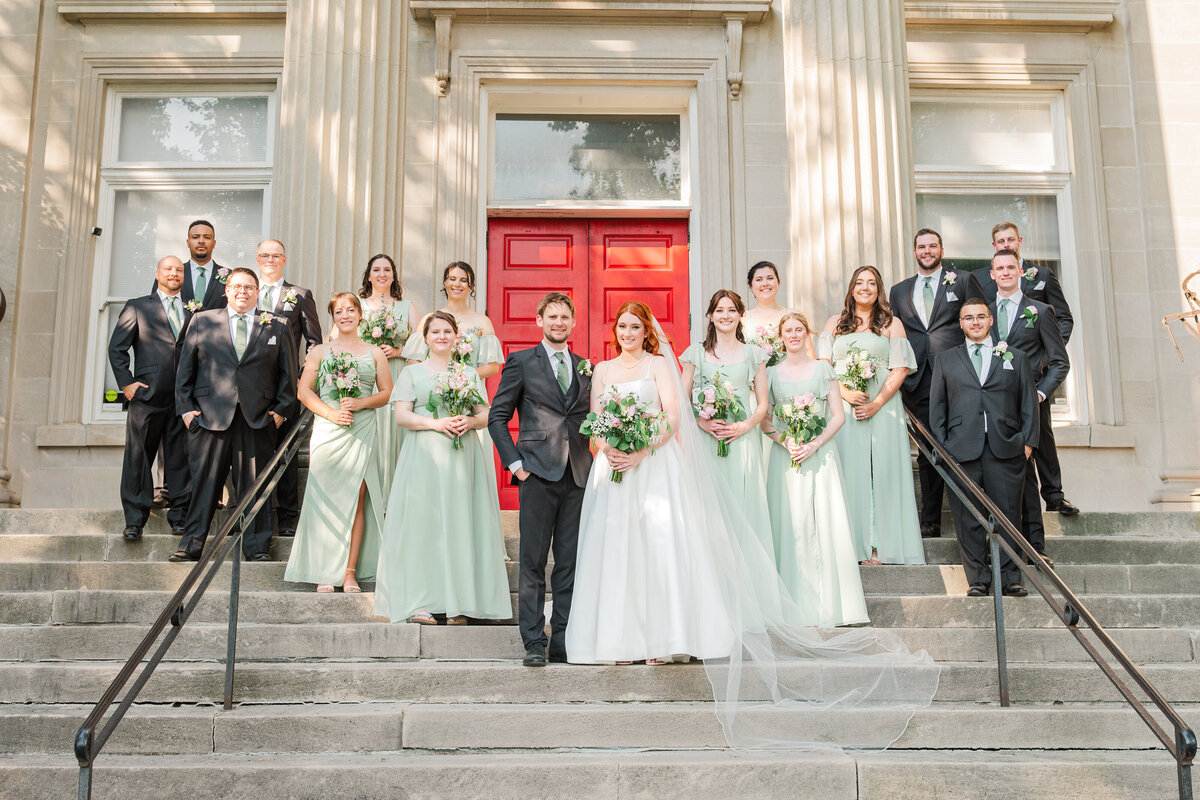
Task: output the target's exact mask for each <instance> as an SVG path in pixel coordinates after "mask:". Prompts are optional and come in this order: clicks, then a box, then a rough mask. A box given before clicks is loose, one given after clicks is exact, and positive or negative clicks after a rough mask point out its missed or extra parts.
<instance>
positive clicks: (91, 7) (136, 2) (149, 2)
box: [58, 0, 287, 21]
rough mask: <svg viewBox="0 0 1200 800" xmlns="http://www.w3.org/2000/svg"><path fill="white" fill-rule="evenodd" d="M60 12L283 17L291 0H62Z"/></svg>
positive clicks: (78, 15) (81, 16) (73, 15)
mask: <svg viewBox="0 0 1200 800" xmlns="http://www.w3.org/2000/svg"><path fill="white" fill-rule="evenodd" d="M58 13H59V14H61V15H62V16H64V17H65V18H67V19H69V20H72V21H75V20H94V19H130V18H133V19H144V18H154V19H172V18H174V19H179V18H188V17H203V18H204V19H245V18H258V19H262V18H270V17H276V18H283V17H285V16H287V0H58Z"/></svg>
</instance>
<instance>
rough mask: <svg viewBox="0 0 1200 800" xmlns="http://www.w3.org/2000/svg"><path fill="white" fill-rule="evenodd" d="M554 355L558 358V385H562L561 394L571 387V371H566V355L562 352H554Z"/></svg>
mask: <svg viewBox="0 0 1200 800" xmlns="http://www.w3.org/2000/svg"><path fill="white" fill-rule="evenodd" d="M554 357H555V358H557V359H558V385H559V386H560V387H562V390H563V394H566V393H567V390H568V389H570V388H571V373H569V372H567V357H566V356H565V355H563V354H562V353H555V354H554Z"/></svg>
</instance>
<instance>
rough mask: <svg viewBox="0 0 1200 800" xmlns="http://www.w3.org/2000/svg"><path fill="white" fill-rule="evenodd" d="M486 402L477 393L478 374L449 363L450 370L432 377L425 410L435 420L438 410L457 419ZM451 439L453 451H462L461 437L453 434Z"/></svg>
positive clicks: (462, 366)
mask: <svg viewBox="0 0 1200 800" xmlns="http://www.w3.org/2000/svg"><path fill="white" fill-rule="evenodd" d="M486 402H487V400H485V399H484V398H483V394H482V393H481V392H480V391H479V380H478V374H477V373H476V372H475V370H473V369H471V368H470V367H468V366H466V365H465V364H458V363H451V364H450V369H448V370H446V371H445V372H439V373H438V374H437V375H436V376H435V377H434V380H433V391H431V392H430V393H429V400H428V401H427V402H426V403H425V408H426V409H427V410H428V411H429V413H431V414H433V416H434V418H435V419H436V418H437V416H438V409H440V408H444V409H446V412H447V413H448V414H449V415H450V416H452V417H457V416H458V415H459V414H467V415H470V414H472V413H474V411H475V407H476V406H477V405H479V404H481V403H486ZM451 438H452V440H453V441H452V444H453V445H454V449H455V450H462V448H463V442H462V435H461V434H455V435H454V436H453V437H451Z"/></svg>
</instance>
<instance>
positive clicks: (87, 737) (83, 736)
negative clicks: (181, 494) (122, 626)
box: [75, 409, 313, 800]
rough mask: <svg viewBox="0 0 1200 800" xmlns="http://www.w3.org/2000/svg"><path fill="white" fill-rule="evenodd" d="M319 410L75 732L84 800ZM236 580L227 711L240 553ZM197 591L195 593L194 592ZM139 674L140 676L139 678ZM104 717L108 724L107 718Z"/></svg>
mask: <svg viewBox="0 0 1200 800" xmlns="http://www.w3.org/2000/svg"><path fill="white" fill-rule="evenodd" d="M312 417H313V413H312V412H311V411H309V410H308V409H304V410H303V413H302V414H301V416H300V419H299V420H298V421H297V423H296V426H295V427H294V428H292V430H291V432H290V433H289V434H288V436H287V438H286V439H284V441H283V444H282V446H281V447H279V448H278V450H277V452H276V453H275V456H274V457H273V458H272V459H271V460H270V462H268V464H267V466H266V468H265V469H264V470H263V471H262V472H261V473H259V476H258V478H257V480H255V482H254V486H252V487H251V489H250V491H248V492H246V495H245V497H243V498H242V500H241V502H239V503H238V504H237V506H236V507H235V508H234V509H233V511H231V512H230V514H229V517H228V519H226V520H225V524H224V525H222V526H221V529H220V530H219V531H218V532H217V534H216V536H215V537H213V539H212V541H211V542H210V543H209V545H208V547H206V548H205V550H204V552H203V553H202V554H201V556H200V560H199V561H197V562H196V564H195V566H193V567H192V569H191V571H190V572H189V573H188V574H187V577H186V578H184V580H183V583H181V584H180V585H179V588H178V589H177V590H176V591H175V594H174V595H173V596H172V597H171V599H170V601H168V603H167V605H166V608H164V609H163V610H162V613H160V614H159V615H158V618H157V619H155V620H154V623H153V624H152V625H151V626H150V630H149V631H148V632H147V633H146V635H145V636H144V637H142V640H141V642H139V643H138V646H137V647H136V648H135V649H134V651H133V655H131V656H130V657H129V659H128V660H127V661H126V662H125V665H124V666H123V667H121V670H120V672H118V673H117V676H116V677H115V678H113V680H112V683H110V684H109V685H108V688H107V689H105V691H104V694H103V695H101V697H100V700H99V701H97V703H96V705H95V706H94V707H93V708H92V711H91V713H90V714H88V716H87V719H85V720H84V721H83V725H81V726H80V728H79V730H78V731H77V732H76V733H75V757H76V758H77V759H78V760H79V793H78V798H79V800H90V798H91V796H92V767H93V765H94V764H95V763H96V758H97V757H98V756H99V755H100V752H101V750H103V749H104V745H105V743H106V742H107V741H108V738H109V737H110V736H112V733H113V731H114V730H115V729H116V727H117V725H118V724H119V723H120V722H121V720H122V719H124V717H125V712H127V711H128V710H129V707H130V706H131V705H133V703H134V701H135V700H137V697H138V695H139V694H140V693H141V691H142V688H143V687H144V686H145V685H146V682H147V681H149V680H150V677H151V676H152V675H153V674H154V670H155V669H156V668H157V667H158V665H159V662H161V661H162V659H163V656H165V655H166V653H167V650H169V649H170V647H171V645H172V644H173V643H174V642H175V639H176V638H177V637H178V636H179V632H180V631H181V630H183V626H184V624H185V623H186V622H187V621H188V619H189V618H190V617H191V615H192V612H193V611H194V610H195V609H196V606H197V605H198V604H199V602H200V599H201V598H202V597H203V596H204V592H205V591H206V590H207V589H208V586H209V584H211V583H212V581H213V578H215V577H216V575H217V572H218V571H219V570H220V569H221V566H222V564H223V563H224V561H225V558H226V557H227V556H228V555H229V553H230V552H231V551H233V549H234V548H235V547H237V546H238V544H239V543H240V541H241V538H242V532H243V531H244V530H245V529H246V528H247V527H248V526H249V525H250V524H251V523H252V522H253V521H254V518H255V517H256V516H257V515H258V513H259V511H261V510H262V508H263V506H264V505H265V504H266V503H267V502H269V500H270V498H271V492H273V491H274V490H275V486H276V485H277V484H278V483H279V479H280V478H281V477H282V476H283V471H284V470H285V469H286V468H287V466H288V464H289V463H290V462H291V461H292V459H294V458H295V457H296V454H297V453H299V451H300V447H301V445H302V444H303V442H304V439H303V438H302V434H303V433H304V431H306V430H307V429H308V427H309V425H310V424H311V423H312ZM230 569H231V573H230V579H229V631H228V634H227V636H226V644H225V710H226V711H228V710H229V709H231V708H233V666H234V657H235V654H236V652H237V622H238V595H239V589H240V586H241V574H242V569H241V556H240V554H235V557H234V558H233V559H231V560H230ZM193 589H194V590H195V591H192V590H193ZM188 592H192V594H191V597H188ZM168 625H170V630H169V631H167V635H166V636H164V637H163V640H162V642H161V643H160V644H159V645H158V648H157V649H156V650H155V651H154V654H153V655H151V656H150V658H149V659H147V660H146V661H145V663H143V661H142V659H143V658H145V657H146V654H147V653H149V652H150V648H151V647H152V646H153V645H154V642H155V641H157V639H158V637H159V636H160V635H162V632H163V631H164V630H166V629H167V626H168ZM135 674H136V678H135V677H134V676H135ZM130 679H133V680H132V685H130V686H129V689H128V691H126V692H125V696H124V697H123V698H121V701H120V703H119V704H118V705H117V708H116V710H115V711H113V713H112V716H110V717H109V718H108V720H107V721H104V716H105V714H107V713H108V711H109V709H110V708H111V707H112V705H113V703H114V702H116V699H117V695H118V694H119V693H120V692H121V690H122V689H124V688H125V686H126V685H127V684H129V683H130ZM102 721H103V727H101V722H102Z"/></svg>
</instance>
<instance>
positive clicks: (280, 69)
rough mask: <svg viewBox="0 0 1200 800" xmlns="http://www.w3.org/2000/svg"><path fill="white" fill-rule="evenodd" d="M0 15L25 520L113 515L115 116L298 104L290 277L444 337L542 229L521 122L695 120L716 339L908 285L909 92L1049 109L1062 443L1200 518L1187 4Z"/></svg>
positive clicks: (80, 8) (339, 7)
mask: <svg viewBox="0 0 1200 800" xmlns="http://www.w3.org/2000/svg"><path fill="white" fill-rule="evenodd" d="M0 18H2V19H3V20H4V26H3V29H2V30H0V44H2V45H3V46H2V47H0V52H3V53H4V56H3V59H0V86H2V87H3V90H4V91H3V93H0V117H2V118H3V119H4V125H3V126H0V230H2V231H3V232H4V234H5V237H4V240H5V243H6V246H5V247H4V248H3V249H2V250H0V286H2V287H3V288H4V290H5V293H6V294H7V296H8V298H9V313H8V316H7V317H6V318H5V319H4V320H3V321H2V322H0V374H2V375H4V376H5V380H4V381H3V382H2V383H0V441H2V445H0V446H2V450H0V454H2V459H3V460H2V461H0V503H4V502H6V503H8V504H21V505H23V506H27V507H43V506H76V507H109V506H113V505H115V504H116V497H117V492H116V487H117V483H118V475H119V470H120V446H121V443H122V440H123V430H122V426H121V425H120V423H119V421H115V420H113V419H111V418H104V419H100V418H97V416H96V415H95V414H94V413H93V412H92V410H91V406H90V405H89V403H88V402H87V401H85V396H86V395H87V393H88V392H91V391H93V390H94V386H95V385H96V381H97V363H96V362H97V359H98V358H99V353H100V352H101V350H100V349H99V347H98V340H97V338H96V337H97V336H100V337H102V338H103V337H104V336H106V335H107V331H104V332H99V331H98V330H96V329H97V327H98V323H97V322H95V319H94V318H95V317H96V313H97V312H96V311H95V308H94V298H96V297H97V296H98V293H97V291H96V287H95V286H94V285H93V284H94V281H95V280H96V278H95V276H96V269H97V267H96V264H97V263H98V261H97V251H98V249H99V248H101V247H103V246H105V245H104V239H103V236H101V237H95V236H93V235H92V229H93V227H94V226H96V225H98V224H99V222H98V220H101V217H102V209H103V208H104V204H105V202H106V200H105V198H104V194H103V191H102V188H101V186H102V182H101V177H100V174H101V168H100V153H101V150H102V147H103V146H104V142H105V137H106V135H107V134H106V132H107V131H108V130H109V127H110V126H111V124H112V120H111V119H109V118H108V117H107V116H106V115H107V114H108V109H109V108H110V106H109V105H108V98H109V96H110V95H111V93H112V92H113V91H117V90H120V89H123V88H130V87H132V88H135V89H143V90H144V89H155V88H156V87H161V88H162V90H163V92H165V93H170V92H171V91H176V92H178V91H186V90H189V89H188V87H192V88H193V89H194V87H196V86H205V85H209V84H217V83H219V84H221V85H223V86H230V85H234V86H236V85H242V84H245V85H251V84H252V85H255V86H267V87H273V88H272V89H271V91H272V95H273V97H274V102H275V105H274V106H272V108H274V109H277V116H278V119H277V121H276V123H275V125H276V128H275V130H276V135H275V140H274V143H273V157H272V161H271V167H272V173H271V179H270V180H271V201H270V218H269V223H268V224H267V225H266V226H265V227H268V228H269V230H266V231H264V235H265V234H269V235H271V236H275V237H278V238H280V239H282V240H283V241H285V242H286V243H287V244H288V248H289V264H288V271H289V277H290V278H291V279H292V280H294V281H296V282H298V283H301V284H303V285H307V286H310V287H311V288H312V289H313V290H314V291H315V292H316V293H317V294H318V295H324V294H325V293H327V292H329V291H331V290H332V289H334V288H335V287H336V288H344V287H349V286H353V285H355V284H357V281H358V276H359V274H360V273H361V269H362V265H363V264H365V261H366V258H367V257H368V256H369V255H370V254H372V253H375V252H379V251H385V252H390V253H393V254H394V255H395V256H396V257H397V260H398V261H399V262H400V264H401V266H402V270H403V278H404V282H405V284H406V286H407V287H408V290H409V291H410V292H412V293H413V295H414V297H416V298H417V300H418V302H419V303H420V305H421V307H422V308H425V309H428V308H430V307H432V306H433V305H434V304H435V301H436V299H437V297H438V296H437V295H436V290H437V288H438V285H437V284H438V278H439V276H440V267H441V265H443V264H444V263H446V262H447V261H449V260H452V259H457V258H463V259H466V260H468V261H470V262H472V263H474V264H486V263H487V254H486V250H485V247H486V238H487V237H486V231H487V219H488V217H489V215H491V214H496V213H519V212H523V213H529V210H528V209H524V210H522V209H515V210H514V209H499V210H498V209H496V208H495V207H492V206H489V203H488V190H489V183H488V181H489V174H488V170H487V165H488V150H487V148H488V140H489V132H490V129H489V125H490V122H489V120H490V119H491V115H492V114H493V113H494V112H495V111H496V109H503V108H512V109H518V110H524V109H529V108H534V107H541V108H552V105H547V103H552V101H553V98H554V97H560V98H561V101H562V108H564V109H567V108H571V107H578V106H580V105H586V106H587V107H588V108H593V109H595V108H599V109H604V108H606V107H611V108H613V109H617V108H634V107H636V108H653V107H656V104H657V105H663V106H665V107H670V108H680V109H683V112H682V113H684V114H685V115H686V119H687V120H688V123H689V127H690V132H689V133H688V136H689V137H690V138H689V148H690V149H689V151H688V167H689V169H690V173H689V179H690V184H689V185H690V195H689V197H688V204H687V205H688V207H687V208H686V209H683V210H682V211H681V212H680V213H683V214H686V215H687V216H688V218H689V220H690V227H691V232H692V236H691V245H690V254H691V259H692V267H691V272H690V274H691V275H692V281H691V283H692V286H691V289H690V297H691V306H692V310H693V317H694V318H696V319H698V318H699V316H700V314H701V313H702V312H703V305H702V304H703V302H704V299H706V298H707V296H708V295H709V294H710V293H711V292H712V291H713V290H715V289H716V288H719V287H721V286H732V287H735V288H738V289H741V288H742V286H743V277H742V276H743V275H744V271H745V267H746V266H747V265H748V264H749V263H752V262H754V261H757V260H759V259H762V258H767V259H770V260H773V261H775V262H776V263H779V264H780V265H781V266H783V267H784V271H785V275H784V287H785V292H786V293H787V295H788V298H789V300H790V302H791V303H792V304H795V305H798V306H800V307H801V308H802V309H803V310H805V311H806V312H807V313H808V314H809V315H810V316H811V317H812V318H813V319H814V320H820V319H824V317H825V316H826V315H827V314H829V313H831V312H833V311H834V310H835V308H836V306H837V305H838V303H839V302H840V298H841V295H842V292H843V291H844V282H845V277H846V275H847V273H848V272H849V270H850V269H851V268H852V267H853V266H856V265H857V264H859V263H875V264H878V265H879V266H880V268H881V270H882V272H883V274H884V275H885V277H886V278H888V279H890V280H894V279H899V278H900V277H903V276H904V275H906V274H908V273H909V272H910V271H911V270H912V266H911V265H912V258H911V253H910V252H909V251H910V239H911V234H912V231H913V230H914V229H915V228H916V227H919V226H920V225H922V224H925V222H924V221H923V220H922V219H921V218H920V217H919V215H918V213H917V207H916V203H915V199H916V193H917V191H918V186H917V181H916V180H915V178H914V174H915V170H916V169H917V167H916V165H915V164H914V155H913V152H914V148H913V142H912V138H911V137H912V133H911V131H912V121H911V119H910V102H911V99H912V97H913V93H914V92H916V93H918V94H920V93H925V94H929V93H937V92H959V93H963V92H968V93H970V94H971V96H975V97H986V96H987V95H988V93H989V92H992V93H995V94H996V95H997V96H999V95H1004V96H1006V97H1011V96H1019V95H1020V93H1021V92H1023V91H1038V92H1044V93H1051V94H1053V95H1054V96H1056V97H1059V98H1061V106H1062V108H1063V110H1064V111H1063V118H1064V120H1065V123H1064V125H1063V128H1062V136H1063V140H1064V143H1065V151H1066V152H1067V154H1068V155H1069V178H1070V186H1069V192H1067V193H1065V194H1064V195H1063V197H1064V199H1063V200H1062V201H1060V209H1061V210H1062V211H1063V212H1066V213H1067V216H1066V220H1067V221H1066V223H1064V229H1065V230H1064V233H1065V235H1066V237H1067V238H1069V239H1070V240H1071V241H1072V243H1073V247H1072V249H1071V256H1070V260H1071V261H1072V264H1071V269H1072V272H1071V275H1072V277H1071V278H1069V279H1067V280H1066V281H1065V282H1066V284H1067V288H1068V293H1069V296H1070V298H1071V300H1072V301H1073V304H1074V308H1075V311H1076V321H1077V327H1076V334H1075V337H1074V338H1073V339H1072V342H1071V347H1072V359H1073V364H1074V367H1075V371H1076V374H1077V375H1079V376H1080V378H1079V381H1078V383H1077V387H1078V391H1077V394H1078V396H1079V398H1080V400H1079V403H1080V407H1081V408H1085V411H1083V412H1081V413H1080V414H1079V415H1076V418H1073V419H1070V420H1064V421H1063V422H1064V424H1063V425H1062V427H1061V428H1060V429H1059V431H1058V439H1059V443H1060V450H1061V455H1062V460H1063V462H1064V478H1065V483H1066V490H1067V496H1068V497H1069V498H1071V499H1072V500H1073V501H1075V502H1076V503H1077V504H1078V505H1080V506H1081V507H1083V508H1085V509H1088V510H1112V511H1115V510H1135V511H1136V510H1154V509H1164V508H1165V509H1180V508H1188V507H1193V508H1194V507H1198V506H1200V382H1198V381H1197V372H1198V367H1197V365H1198V364H1200V341H1197V340H1196V339H1194V338H1192V337H1190V336H1189V335H1187V334H1186V333H1182V330H1181V329H1180V330H1179V331H1178V332H1177V338H1178V339H1179V342H1180V346H1181V348H1182V350H1183V355H1184V361H1183V362H1182V363H1181V362H1180V361H1179V359H1178V357H1177V356H1176V354H1175V351H1174V348H1173V347H1172V346H1171V344H1170V341H1169V339H1168V337H1167V336H1166V333H1165V332H1164V331H1163V330H1162V328H1161V325H1160V324H1159V320H1160V319H1161V317H1162V316H1163V315H1165V314H1171V313H1175V312H1178V311H1181V310H1183V309H1184V308H1185V306H1184V304H1183V297H1182V294H1181V292H1180V288H1179V284H1180V281H1181V279H1182V278H1183V276H1185V275H1186V274H1188V273H1189V272H1192V271H1194V270H1195V269H1197V268H1198V266H1200V265H1198V264H1197V261H1198V259H1197V256H1196V255H1195V254H1196V253H1197V252H1200V205H1198V204H1197V202H1196V201H1195V200H1194V198H1195V197H1197V196H1200V151H1198V150H1197V148H1196V147H1195V142H1196V141H1197V138H1198V137H1197V133H1198V132H1200V105H1198V104H1197V102H1196V100H1195V96H1196V94H1197V89H1198V88H1200V72H1198V70H1197V67H1196V61H1195V58H1194V49H1195V47H1196V45H1197V43H1198V42H1197V30H1200V6H1197V4H1195V3H1194V2H1190V0H1089V1H1086V2H1085V1H1084V0H1040V1H1039V2H1026V1H1025V0H971V1H970V2H937V1H935V0H844V1H843V2H831V0H774V2H771V0H646V1H644V2H622V1H621V0H569V1H568V0H552V1H551V2H544V1H539V2H533V1H532V0H407V1H404V0H395V1H393V0H362V2H356V3H344V2H329V0H205V2H196V1H195V0H163V1H162V2H159V1H158V0H150V1H149V2H128V1H126V0H57V2H55V0H45V2H34V0H0ZM556 93H557V94H556ZM922 96H924V95H922ZM547 98H550V99H549V100H548V99H547ZM622 103H623V104H625V105H623V106H622V105H621V104H622ZM606 104H607V105H606ZM960 177H961V176H960ZM970 177H971V176H968V178H970ZM978 178H979V183H980V185H981V186H983V187H985V188H986V186H987V185H988V177H987V176H986V175H983V174H981V175H980V176H978ZM1030 180H1031V181H1033V180H1034V178H1031V179H1030ZM551 211H552V215H571V214H598V213H628V211H627V210H625V211H624V212H622V211H621V210H620V209H616V210H614V209H610V208H590V209H589V208H578V207H563V208H554V209H552V210H551ZM676 211H679V210H676ZM983 235H984V236H986V232H985V233H984V234H983ZM182 241H183V240H182V236H180V237H179V245H180V246H179V247H178V248H177V250H180V251H181V250H182V249H183V248H182ZM221 252H222V251H221V250H220V245H218V251H217V257H218V260H220V258H221ZM165 254H166V253H160V255H165ZM947 255H948V256H952V255H954V254H953V253H952V252H948V254H947ZM481 272H482V273H483V274H481V283H486V281H487V275H486V270H481ZM480 294H481V297H482V296H484V293H483V292H481V293H480ZM89 331H91V332H89ZM1180 333H1182V335H1180Z"/></svg>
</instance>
